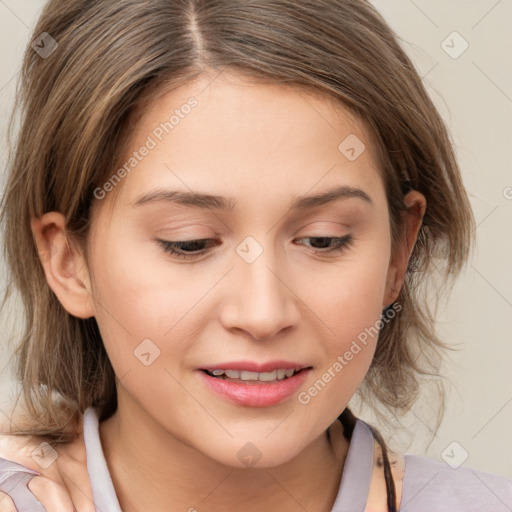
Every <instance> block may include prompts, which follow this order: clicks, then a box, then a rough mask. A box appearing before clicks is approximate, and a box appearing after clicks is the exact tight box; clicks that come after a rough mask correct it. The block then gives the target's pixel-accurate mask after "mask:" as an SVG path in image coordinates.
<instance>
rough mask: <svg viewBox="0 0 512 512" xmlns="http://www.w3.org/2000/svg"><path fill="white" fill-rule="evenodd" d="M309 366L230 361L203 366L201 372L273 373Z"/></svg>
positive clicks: (293, 363) (285, 362)
mask: <svg viewBox="0 0 512 512" xmlns="http://www.w3.org/2000/svg"><path fill="white" fill-rule="evenodd" d="M309 367H310V366H309V365H306V364H302V363H295V362H292V361H268V362H266V363H256V362H254V361H230V362H224V363H217V364H211V365H207V366H201V367H200V368H199V369H200V370H208V371H210V372H211V371H213V370H241V371H248V372H257V373H264V372H273V371H274V370H279V369H283V370H290V369H293V370H297V371H298V370H302V369H303V368H309Z"/></svg>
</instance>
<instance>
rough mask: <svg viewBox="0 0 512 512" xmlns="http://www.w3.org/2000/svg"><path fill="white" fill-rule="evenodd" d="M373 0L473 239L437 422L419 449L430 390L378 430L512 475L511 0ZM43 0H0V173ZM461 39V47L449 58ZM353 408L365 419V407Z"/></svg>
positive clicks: (447, 314) (7, 394) (447, 320)
mask: <svg viewBox="0 0 512 512" xmlns="http://www.w3.org/2000/svg"><path fill="white" fill-rule="evenodd" d="M373 3H374V5H376V7H377V8H378V9H379V10H380V12H381V13H382V14H383V15H384V17H385V18H386V19H387V21H388V22H389V23H390V25H391V26H392V28H394V29H395V30H396V32H397V33H398V35H399V36H400V37H401V38H402V39H403V45H404V47H405V49H406V51H407V52H408V54H409V55H410V56H411V58H412V59H413V61H414V63H415V64H416V66H417V68H418V70H419V72H420V74H421V75H422V76H423V77H424V81H425V84H426V86H427V88H428V90H429V92H430V93H431V95H432V97H433V99H434V101H435V103H436V105H437V106H438V108H439V110H440V112H441V114H442V115H443V117H444V119H445V120H446V122H447V123H448V125H449V127H450V129H451V131H452V136H453V140H454V143H455V146H456V150H457V154H458V157H459V161H460V164H461V167H462V171H463V175H464V181H465V184H466V187H467V189H468V192H469V194H470V198H471V203H472V206H473V208H474V211H475V216H476V220H477V225H478V227H477V240H478V249H477V251H476V253H475V254H474V255H473V258H472V260H471V262H470V264H469V265H468V267H467V269H466V271H465V273H464V274H463V275H461V278H460V279H459V281H458V282H457V285H456V287H455V290H454V292H453V294H452V296H451V300H450V302H449V307H446V308H443V311H441V312H440V316H439V331H440V332H441V334H442V335H443V336H444V337H445V339H447V340H449V341H450V342H453V343H457V344H460V346H461V347H462V350H459V351H458V352H456V353H454V354H450V356H449V359H447V362H446V367H445V375H446V376H447V377H448V378H449V381H450V383H451V386H450V387H449V392H450V393H449V400H448V401H447V404H446V413H445V418H444V421H443V423H442V425H441V427H440V429H439V430H438V432H437V435H436V436H435V437H434V440H433V442H432V443H431V444H430V446H428V449H427V444H428V441H430V439H431V437H432V434H431V432H430V431H431V428H432V426H433V420H432V417H431V413H430V411H431V401H430V400H429V397H428V396H427V394H426V395H425V397H424V398H423V399H422V400H421V401H419V402H418V403H417V405H416V406H415V407H414V409H413V411H412V412H411V414H409V415H408V416H407V417H406V418H404V419H403V424H404V425H405V426H406V427H407V428H408V429H409V430H404V431H400V432H398V433H395V434H393V435H391V434H390V433H387V434H386V437H387V438H388V439H389V440H390V442H391V443H393V444H392V447H396V448H398V449H403V450H406V451H407V453H413V454H419V455H427V456H429V457H431V458H433V459H436V460H439V461H443V460H445V461H448V460H451V461H452V464H458V465H460V464H462V465H463V466H466V467H471V468H475V469H480V470H482V471H487V472H490V473H496V474H501V475H503V476H506V477H507V478H509V479H512V462H511V460H512V457H511V455H512V377H511V375H512V370H511V368H510V365H511V362H512V339H511V334H510V333H511V331H512V226H511V221H512V164H511V162H512V158H511V156H510V150H511V147H512V43H511V41H512V40H511V33H510V27H511V26H512V0H456V1H446V0H437V1H435V0H374V1H373ZM42 5H43V2H42V1H40V0H0V58H1V67H0V138H1V140H0V143H1V152H0V164H1V168H0V169H1V170H0V180H2V183H3V180H4V177H5V172H4V163H5V159H4V155H5V128H6V118H7V115H8V113H9V110H10V108H11V106H12V102H13V100H14V90H15V77H16V75H17V71H18V67H19V65H20V61H21V54H22V51H23V49H24V46H25V45H26V44H27V42H28V38H29V37H30V33H31V27H32V26H33V24H34V22H35V20H36V18H37V15H38V13H39V11H40V9H41V8H42ZM454 31H456V32H458V34H459V35H457V34H455V35H453V34H452V33H453V32H454ZM445 40H446V43H444V44H443V41H445ZM464 41H466V42H467V44H468V45H469V46H468V48H467V50H466V51H465V52H464V53H462V54H461V55H460V56H457V53H459V52H460V50H461V49H463V48H464V46H463V45H465V43H464ZM446 45H449V46H451V49H450V48H447V50H448V51H449V52H450V53H451V55H450V54H449V53H447V51H445V49H443V46H445V47H446ZM454 57H457V58H454ZM2 190H3V188H2ZM0 272H1V274H0V290H1V289H2V288H3V287H4V286H5V284H6V282H7V277H6V275H5V267H4V264H3V261H1V259H0ZM20 312H21V309H20V308H19V304H18V305H17V306H14V307H13V308H12V309H10V310H9V311H6V312H5V314H4V315H3V316H2V319H1V321H2V324H0V325H2V326H3V327H2V328H1V329H0V338H1V339H0V341H2V342H5V335H4V332H5V322H7V323H8V324H9V325H10V324H11V323H13V322H14V325H16V324H19V323H20V319H21V314H20ZM3 346H5V344H4V345H3ZM1 353H2V356H1V358H0V367H1V366H5V369H4V371H3V372H2V373H1V375H2V377H1V379H0V421H3V420H4V418H5V416H4V413H3V411H4V410H6V406H5V404H6V403H7V402H8V401H9V400H10V398H11V396H12V391H13V390H14V389H15V384H14V381H13V378H12V375H11V374H12V370H11V367H10V364H9V362H8V353H6V351H5V350H4V348H2V350H1ZM356 413H357V414H361V415H362V417H363V418H364V419H366V420H367V421H371V419H372V414H371V411H367V410H361V409H359V410H356ZM383 432H384V431H383ZM466 456H467V459H465V458H466ZM464 459H465V460H464Z"/></svg>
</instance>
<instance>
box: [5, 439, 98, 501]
mask: <svg viewBox="0 0 512 512" xmlns="http://www.w3.org/2000/svg"><path fill="white" fill-rule="evenodd" d="M24 476H29V477H35V478H34V483H30V490H35V489H38V490H39V492H44V493H49V494H52V493H54V494H56V495H58V494H60V495H62V494H66V495H68V496H70V497H71V499H72V501H73V503H74V504H75V506H76V505H77V504H79V503H80V505H81V507H79V508H78V510H93V509H91V505H90V504H91V503H93V500H92V489H91V486H90V480H89V475H88V472H87V457H86V450H85V443H84V439H83V432H79V433H78V434H77V435H76V437H75V438H74V440H73V441H71V442H69V443H51V442H47V441H45V440H44V439H42V438H39V437H37V436H16V435H7V434H0V485H1V484H2V482H3V483H5V484H6V485H4V487H5V489H4V491H5V492H7V493H8V494H9V489H10V488H11V487H12V485H8V480H9V479H11V482H13V483H14V484H15V485H16V482H18V481H21V480H22V479H23V477H24ZM23 481H25V480H24V479H23ZM27 485H28V480H27ZM77 489H79V492H78V491H77Z"/></svg>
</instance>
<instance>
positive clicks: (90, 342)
mask: <svg viewBox="0 0 512 512" xmlns="http://www.w3.org/2000/svg"><path fill="white" fill-rule="evenodd" d="M42 32H46V33H48V34H50V36H51V37H53V38H54V39H55V40H56V41H57V43H58V47H57V48H56V49H55V50H54V51H53V53H51V54H50V55H48V56H47V57H46V58H42V57H41V56H40V55H38V53H36V52H35V51H34V50H33V49H32V48H31V47H30V46H29V47H28V48H27V50H26V53H25V55H24V60H23V65H22V69H21V73H20V77H19V83H18V86H17V97H16V104H15V110H14V111H13V116H12V118H11V126H10V129H11V132H12V131H13V125H14V123H15V117H16V116H15V113H16V112H19V113H20V115H21V123H20V127H19V133H18V134H17V135H16V142H15V143H13V142H12V140H11V139H13V138H14V137H13V136H12V135H11V136H10V145H11V146H12V150H11V154H10V159H9V174H8V179H7V186H6V191H5V195H4V197H3V203H2V208H1V211H0V221H1V223H2V225H3V228H4V232H5V235H4V244H5V245H4V254H5V259H6V262H7V265H8V267H9V269H10V272H11V276H12V280H11V281H12V282H11V283H9V286H8V288H7V290H6V292H5V296H4V300H3V303H2V308H3V307H4V306H5V301H6V299H7V298H8V297H9V296H10V294H11V291H12V290H11V289H12V288H13V287H15V288H16V289H17V290H18V291H19V293H20V295H21V299H22V303H23V306H24V311H25V325H24V331H23V334H22V337H21V340H20V342H19V345H18V347H17V350H16V354H15V355H16V357H17V373H18V378H19V379H20V381H21V383H22V392H21V395H23V398H24V401H25V402H26V407H27V410H28V418H29V423H30V425H31V426H28V424H27V426H26V428H23V429H18V430H14V429H12V430H11V433H17V434H20V435H29V434H37V435H41V436H44V437H45V438H46V439H48V440H52V441H55V442H65V441H67V440H69V439H70V438H71V436H72V433H73V431H74V428H75V426H76V424H77V422H79V421H80V419H81V415H82V413H83V412H84V410H85V409H86V408H87V407H95V408H97V409H98V410H99V412H100V414H101V416H100V420H103V419H106V418H108V417H109V416H110V415H111V414H112V413H113V412H114V411H115V409H116V407H117V402H116V392H115V374H114V371H113V369H112V366H111V364H110V362H109V360H108V357H107V354H106V352H105V349H104V348H103V344H102V340H101V337H100V334H99V330H98V326H97V324H96V321H95V319H94V318H89V319H86V320H84V319H79V318H76V317H73V316H71V315H70V314H68V313H67V312H66V311H65V310H64V308H63V307H62V305H61V304H60V302H59V301H58V300H57V298H56V296H55V295H54V294H53V292H52V290H51V289H50V288H49V286H48V284H47V282H46V279H45V275H44V272H43V269H42V265H41V263H40V262H39V261H38V258H39V256H38V253H37V248H36V245H35V243H34V238H33V235H32V233H31V228H30V220H31V218H32V217H40V216H41V215H42V214H44V213H46V212H49V211H59V212H61V213H63V214H64V215H65V218H66V221H67V234H68V236H69V243H70V244H80V245H81V246H82V247H86V242H87V235H88V233H89V229H90V223H91V216H90V214H91V206H92V205H93V203H94V197H93V191H94V190H95V188H96V187H98V186H101V185H102V184H103V183H105V182H106V181H107V180H108V178H109V177H111V175H112V170H113V169H115V168H117V167H116V166H117V165H119V163H120V158H121V156H122V152H123V150H124V148H125V146H126V144H127V142H128V141H129V137H130V134H131V133H133V128H134V126H135V124H136V123H135V121H136V119H137V117H136V116H138V115H140V109H138V108H137V107H140V105H141V102H142V99H143V98H146V99H148V100H150V99H151V98H154V97H155V94H160V92H162V91H169V90H171V89H172V88H175V87H178V86H179V85H183V84H185V83H187V82H189V81H190V80H192V79H194V78H195V77H197V76H199V75H200V74H201V73H202V72H203V71H204V70H205V69H206V68H209V69H214V70H218V71H219V72H221V71H222V70H224V69H230V70H234V71H236V72H239V73H241V74H244V75H246V76H249V77H252V78H253V79H255V80H256V79H257V80H261V81H264V82H265V81H266V82H268V83H273V84H282V85H291V86H294V87H298V88H299V89H304V90H310V91H316V92H318V93H320V94H323V95H324V96H325V98H330V99H334V100H335V101H336V102H338V104H339V105H341V106H343V107H345V108H348V109H349V110H350V111H351V112H353V113H354V114H355V115H356V116H358V118H359V119H361V120H362V121H363V122H364V123H365V126H366V127H367V129H368V130H369V133H370V134H371V136H372V139H373V142H374V144H375V146H376V148H377V150H378V154H379V159H380V162H379V164H380V168H381V170H382V176H383V179H384V182H385V186H386V193H387V198H388V205H389V212H390V218H389V221H390V227H391V233H392V240H393V247H396V246H397V243H398V242H399V238H400V237H399V233H400V232H401V230H400V227H401V219H402V217H401V214H402V212H403V210H404V209H405V205H404V201H403V198H404V193H405V192H406V191H407V190H408V187H412V188H413V189H415V190H418V191H420V192H421V193H422V194H423V195H424V196H425V197H426V200H427V210H426V214H425V217H424V219H423V224H422V226H421V229H420V232H419V237H418V241H417V243H416V245H415V247H414V250H413V253H412V255H411V259H410V264H409V267H408V271H407V275H406V279H405V282H404V285H403V287H402V289H401V292H400V295H399V298H398V300H397V303H399V304H400V306H401V310H400V312H399V314H397V316H396V318H395V319H394V320H393V321H390V322H388V323H386V324H385V325H384V326H383V327H382V328H381V330H380V333H379V341H378V345H377V349H376V352H375V356H374V359H373V361H372V364H371V367H370V369H369V371H368V373H367V375H366V377H365V379H364V381H363V384H362V385H361V387H360V389H359V390H358V393H359V394H360V396H361V397H363V398H364V400H365V401H366V403H368V404H371V405H372V407H374V409H375V410H376V411H377V409H378V408H379V407H381V406H382V407H383V408H384V409H385V410H387V411H390V412H391V413H392V415H394V414H395V413H396V412H398V413H399V414H402V413H405V412H407V411H408V410H409V409H410V408H411V406H412V405H413V404H414V402H415V401H416V400H417V398H418V393H419V389H420V377H421V376H422V375H429V376H439V375H438V374H439V368H440V365H441V360H442V350H443V349H447V348H450V347H449V346H448V345H446V344H445V343H444V342H443V341H442V340H440V339H439V338H438V335H437V334H436V331H435V328H434V314H433V309H432V307H433V306H431V305H430V306H429V302H428V301H427V296H426V291H427V288H428V283H429V282H430V281H432V280H433V279H434V275H435V272H434V270H435V271H436V272H439V275H440V276H441V279H440V281H439V282H438V283H436V293H438V294H440V291H441V288H442V287H446V290H448V289H449V288H450V287H451V285H452V284H453V280H454V278H455V277H456V276H457V275H458V273H459V272H460V270H461V269H462V267H463V265H464V263H465V262H466V259H467V257H468V254H469V251H470V245H471V243H472V242H474V240H472V231H473V227H474V218H473V214H472V211H471V208H470V204H469V201H468V198H467V195H466V192H465V190H464V187H463V183H462V179H461V175H460V170H459V168H458V165H457V162H456V159H455V155H454V151H453V148H452V142H451V140H450V136H449V134H448V131H447V129H446V127H445V124H444V123H443V120H442V119H441V117H440V115H439V113H438V111H437V110H436V108H435V106H434V104H433V102H432V100H431V99H430V98H429V96H428V94H427V92H426V90H425V87H424V85H423V83H422V80H421V77H420V76H419V75H418V73H417V71H416V70H415V68H414V66H413V64H412V63H411V61H410V60H409V58H408V57H407V55H406V53H405V51H404V50H403V49H402V48H401V46H400V44H399V42H398V39H399V38H398V36H397V35H396V34H395V33H394V32H393V31H392V30H391V28H390V27H389V26H388V24H387V23H386V22H385V20H384V19H383V18H382V16H381V15H380V14H379V13H378V12H377V11H376V9H375V8H374V7H373V6H372V5H371V4H370V3H369V2H368V1H366V0H299V1H298V0H250V1H249V0H239V1H236V2H233V1H232V0H172V1H171V0H152V1H148V0H123V1H119V0H93V1H91V0H50V1H49V2H48V3H47V4H46V6H45V8H44V9H43V11H42V14H41V16H40V18H39V21H38V23H37V26H36V27H35V29H34V32H33V36H32V40H34V39H35V38H36V37H37V36H38V35H39V34H41V33H42ZM340 142H341V140H340ZM430 304H431V303H430ZM56 393H57V394H56ZM18 398H19V397H18ZM57 398H61V399H60V400H57ZM441 404H442V410H444V394H443V396H442V400H441ZM347 411H348V409H347ZM379 414H380V413H379ZM347 415H348V412H345V416H344V418H346V417H348V416H347ZM340 418H341V417H340ZM381 418H382V420H383V421H385V420H386V418H385V417H384V415H381ZM439 422H440V419H439ZM347 425H348V423H347ZM438 425H439V423H438ZM384 453H385V452H384ZM388 470H389V468H388Z"/></svg>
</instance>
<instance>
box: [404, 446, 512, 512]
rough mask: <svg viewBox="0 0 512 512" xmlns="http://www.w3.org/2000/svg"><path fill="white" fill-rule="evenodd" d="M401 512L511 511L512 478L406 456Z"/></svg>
mask: <svg viewBox="0 0 512 512" xmlns="http://www.w3.org/2000/svg"><path fill="white" fill-rule="evenodd" d="M404 463H405V470H404V475H403V481H402V501H401V504H400V511H401V512H413V511H414V512H423V511H425V512H426V511H428V512H435V511H438V510H439V511H441V510H450V511H459V510H460V511H464V512H473V511H474V512H477V511H478V512H487V511H488V512H510V510H512V481H510V480H508V479H506V478H504V477H501V476H498V475H493V474H490V473H485V472H483V471H478V470H476V469H472V468H469V467H458V468H456V469H454V468H452V467H451V466H449V465H448V464H446V463H444V462H439V461H435V460H432V459H430V458H428V457H423V456H419V455H404Z"/></svg>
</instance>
